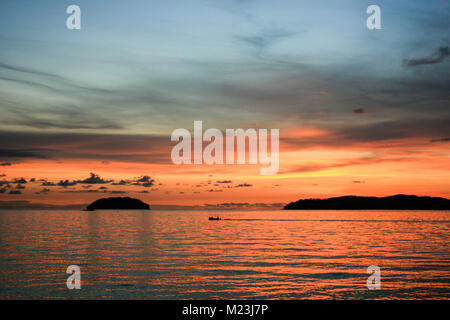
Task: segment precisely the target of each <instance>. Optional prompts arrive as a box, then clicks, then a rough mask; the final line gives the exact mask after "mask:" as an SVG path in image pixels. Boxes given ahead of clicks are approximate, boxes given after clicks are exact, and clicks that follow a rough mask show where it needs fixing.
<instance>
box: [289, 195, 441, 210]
mask: <svg viewBox="0 0 450 320" xmlns="http://www.w3.org/2000/svg"><path fill="white" fill-rule="evenodd" d="M283 209H284V210H377V209H378V210H450V200H449V199H445V198H437V197H419V196H414V195H403V194H398V195H395V196H389V197H381V198H378V197H358V196H345V197H337V198H328V199H304V200H298V201H295V202H291V203H288V204H287V205H286V206H284V208H283Z"/></svg>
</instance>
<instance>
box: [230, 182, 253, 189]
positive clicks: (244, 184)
mask: <svg viewBox="0 0 450 320" xmlns="http://www.w3.org/2000/svg"><path fill="white" fill-rule="evenodd" d="M252 186H253V185H252V184H249V183H241V184H238V185H236V186H234V188H245V187H252Z"/></svg>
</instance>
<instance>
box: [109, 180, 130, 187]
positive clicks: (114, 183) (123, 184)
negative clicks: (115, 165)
mask: <svg viewBox="0 0 450 320" xmlns="http://www.w3.org/2000/svg"><path fill="white" fill-rule="evenodd" d="M127 184H130V182H129V181H125V180H120V181H119V182H113V183H112V185H113V186H125V185H127Z"/></svg>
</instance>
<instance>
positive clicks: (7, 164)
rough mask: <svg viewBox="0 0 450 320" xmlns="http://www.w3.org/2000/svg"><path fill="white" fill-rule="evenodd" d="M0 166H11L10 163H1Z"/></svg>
mask: <svg viewBox="0 0 450 320" xmlns="http://www.w3.org/2000/svg"><path fill="white" fill-rule="evenodd" d="M0 166H2V167H9V166H11V162H2V163H0Z"/></svg>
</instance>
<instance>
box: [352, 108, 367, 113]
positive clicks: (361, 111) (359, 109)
mask: <svg viewBox="0 0 450 320" xmlns="http://www.w3.org/2000/svg"><path fill="white" fill-rule="evenodd" d="M353 113H356V114H363V113H366V110H364V109H363V108H358V109H354V110H353Z"/></svg>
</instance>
